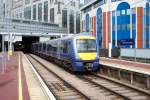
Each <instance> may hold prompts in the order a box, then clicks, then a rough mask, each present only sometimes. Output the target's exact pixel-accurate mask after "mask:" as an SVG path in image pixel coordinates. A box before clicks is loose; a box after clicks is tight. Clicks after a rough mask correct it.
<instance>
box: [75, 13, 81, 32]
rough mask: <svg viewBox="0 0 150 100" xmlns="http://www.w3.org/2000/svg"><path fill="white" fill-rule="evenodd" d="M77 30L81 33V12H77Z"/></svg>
mask: <svg viewBox="0 0 150 100" xmlns="http://www.w3.org/2000/svg"><path fill="white" fill-rule="evenodd" d="M76 32H77V33H80V13H79V12H76Z"/></svg>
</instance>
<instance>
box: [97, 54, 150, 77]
mask: <svg viewBox="0 0 150 100" xmlns="http://www.w3.org/2000/svg"><path fill="white" fill-rule="evenodd" d="M100 64H101V65H105V66H110V67H113V68H118V69H123V70H128V71H132V72H137V73H141V74H146V75H150V64H147V63H140V62H133V61H126V60H121V59H111V58H105V57H101V58H100Z"/></svg>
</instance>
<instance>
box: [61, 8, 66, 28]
mask: <svg viewBox="0 0 150 100" xmlns="http://www.w3.org/2000/svg"><path fill="white" fill-rule="evenodd" d="M62 26H63V27H65V28H67V10H62Z"/></svg>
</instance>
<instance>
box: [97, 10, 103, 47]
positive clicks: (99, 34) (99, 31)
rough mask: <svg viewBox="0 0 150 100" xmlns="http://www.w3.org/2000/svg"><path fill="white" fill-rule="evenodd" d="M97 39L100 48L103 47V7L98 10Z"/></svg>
mask: <svg viewBox="0 0 150 100" xmlns="http://www.w3.org/2000/svg"><path fill="white" fill-rule="evenodd" d="M97 41H98V45H99V48H102V9H101V8H98V10H97Z"/></svg>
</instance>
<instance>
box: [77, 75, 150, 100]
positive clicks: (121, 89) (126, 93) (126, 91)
mask: <svg viewBox="0 0 150 100" xmlns="http://www.w3.org/2000/svg"><path fill="white" fill-rule="evenodd" d="M78 77H79V78H81V79H83V80H85V81H88V82H89V83H90V84H93V85H95V86H99V87H101V88H102V90H104V92H105V90H107V91H110V93H109V94H108V95H109V96H111V95H112V94H116V95H118V96H120V97H122V98H124V99H125V100H150V92H147V91H144V90H141V89H136V88H134V87H130V86H128V85H125V84H123V83H121V82H117V81H114V80H111V79H109V78H106V77H103V76H101V75H98V74H94V73H92V75H82V76H78ZM115 100H116V99H115Z"/></svg>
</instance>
